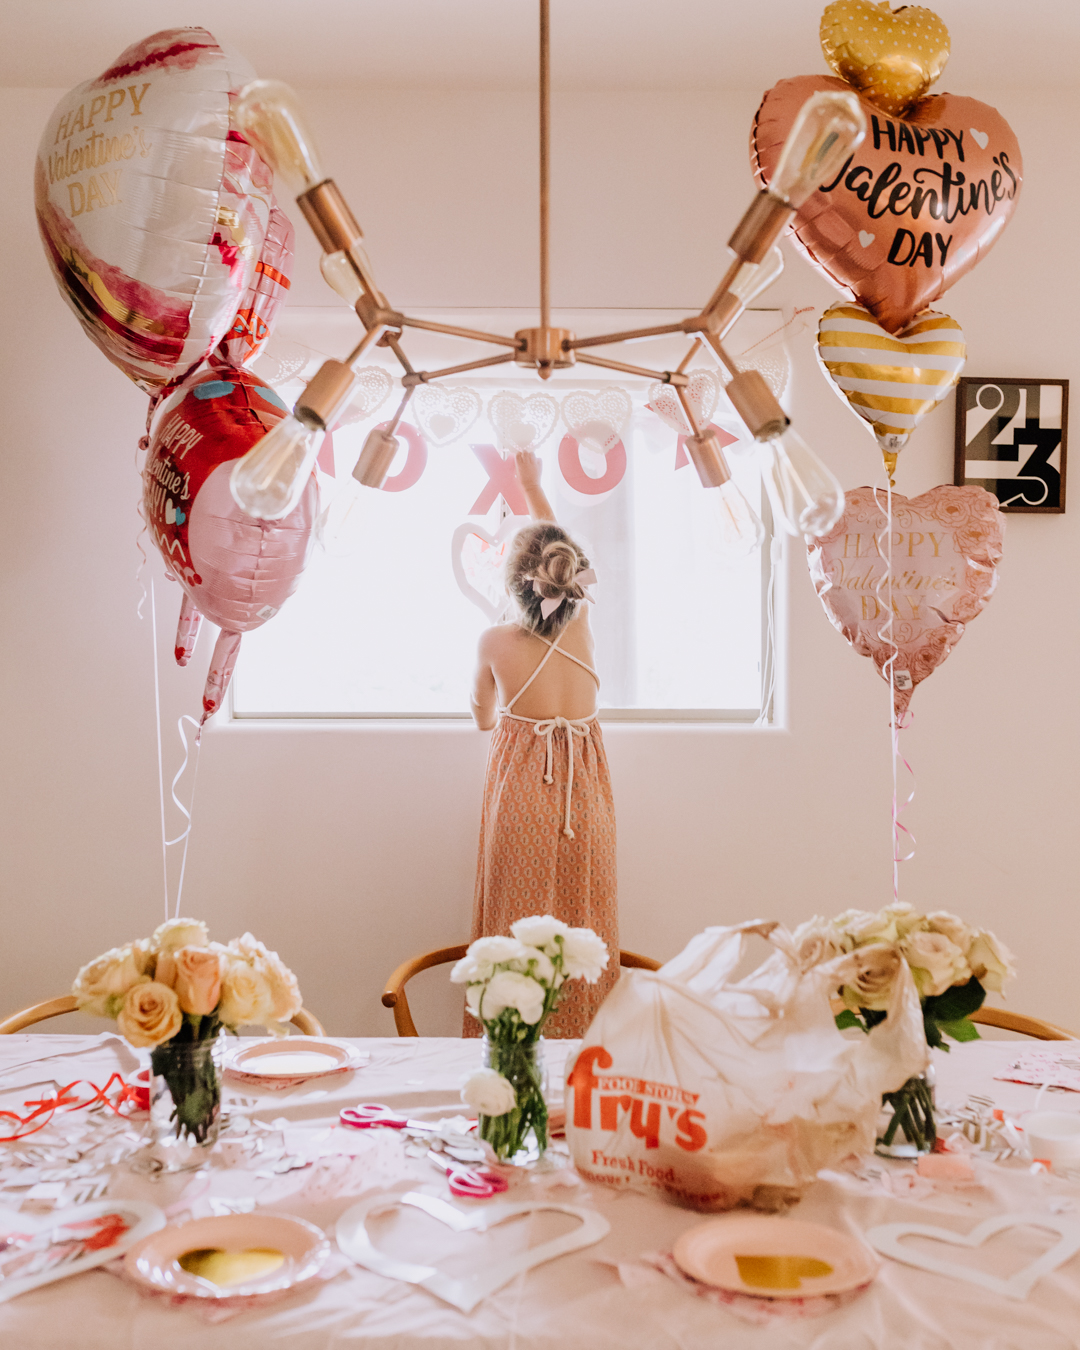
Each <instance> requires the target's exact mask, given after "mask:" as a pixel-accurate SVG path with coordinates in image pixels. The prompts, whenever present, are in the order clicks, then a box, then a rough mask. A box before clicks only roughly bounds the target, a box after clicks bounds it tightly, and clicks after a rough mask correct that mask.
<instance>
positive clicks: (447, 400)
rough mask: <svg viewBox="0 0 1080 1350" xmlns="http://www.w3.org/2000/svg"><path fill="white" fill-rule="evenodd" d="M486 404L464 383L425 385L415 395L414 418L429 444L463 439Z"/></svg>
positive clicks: (413, 404)
mask: <svg viewBox="0 0 1080 1350" xmlns="http://www.w3.org/2000/svg"><path fill="white" fill-rule="evenodd" d="M482 407H483V405H482V404H481V402H480V395H479V394H478V393H477V392H476V390H475V389H470V388H469V387H468V386H467V385H464V384H458V385H447V384H422V385H420V386H419V388H418V389H417V390H416V392H415V393H414V394H413V396H412V412H413V417H414V418H415V419H416V425H417V426H418V427H419V428H420V430H421V432H422V433H423V437H424V440H425V441H427V443H428V445H451V444H452V443H453V442H454V441H457V440H460V439H461V437H462V436H464V435H465V433H466V432H467V431H468V430H469V428H470V427H471V426H472V424H473V423H474V422H475V421H476V419H477V418H478V417H479V416H480V413H481V410H482Z"/></svg>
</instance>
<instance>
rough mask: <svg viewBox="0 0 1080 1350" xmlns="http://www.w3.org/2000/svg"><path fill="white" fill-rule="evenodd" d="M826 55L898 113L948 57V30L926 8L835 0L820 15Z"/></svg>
mask: <svg viewBox="0 0 1080 1350" xmlns="http://www.w3.org/2000/svg"><path fill="white" fill-rule="evenodd" d="M821 50H822V51H823V52H824V53H825V60H826V61H828V63H829V65H830V66H831V67H832V69H833V70H834V71H835V72H836V74H837V75H839V76H840V78H841V79H842V80H846V81H847V83H848V84H850V85H851V87H852V88H853V89H856V90H858V92H859V93H860V94H862V96H863V97H864V98H865V99H867V100H868V101H869V102H871V103H873V104H874V105H875V106H876V107H878V108H880V109H881V110H882V111H883V112H887V113H890V114H891V115H892V116H893V117H900V116H902V115H903V114H904V113H905V112H906V111H907V110H908V109H909V108H910V107H911V106H912V104H914V103H915V102H916V101H917V100H918V99H920V98H922V96H923V95H924V94H925V93H926V91H927V90H928V89H929V88H930V86H931V85H932V84H933V83H934V81H935V80H936V79H937V78H938V76H939V75H940V74H941V72H942V71H943V70H944V69H945V62H946V61H948V59H949V30H948V29H947V28H946V27H945V25H944V24H943V23H942V21H941V20H940V19H939V18H938V16H937V15H936V14H935V13H934V12H933V10H930V9H922V8H921V7H920V6H917V5H915V6H905V7H904V8H902V9H898V10H896V11H893V10H891V9H890V8H889V4H888V0H883V3H881V4H874V3H873V0H834V3H833V4H831V5H827V6H826V8H825V12H824V14H822V16H821Z"/></svg>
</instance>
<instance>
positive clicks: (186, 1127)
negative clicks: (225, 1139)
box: [150, 1036, 221, 1172]
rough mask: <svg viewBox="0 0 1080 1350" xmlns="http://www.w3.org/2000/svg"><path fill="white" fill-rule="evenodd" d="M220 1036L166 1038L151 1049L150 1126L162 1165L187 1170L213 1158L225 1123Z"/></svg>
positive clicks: (153, 1142) (164, 1169)
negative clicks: (212, 1152) (163, 1042)
mask: <svg viewBox="0 0 1080 1350" xmlns="http://www.w3.org/2000/svg"><path fill="white" fill-rule="evenodd" d="M217 1053H218V1038H217V1037H216V1036H214V1037H211V1038H210V1039H208V1040H202V1041H187V1042H183V1043H179V1044H178V1043H177V1042H175V1041H166V1042H165V1044H164V1045H159V1046H157V1047H156V1048H155V1049H154V1050H152V1051H151V1053H150V1070H151V1080H150V1131H151V1139H152V1148H153V1153H154V1155H155V1157H156V1158H157V1159H159V1160H160V1163H161V1170H163V1171H166V1172H178V1171H187V1170H189V1169H192V1168H196V1167H202V1166H204V1165H205V1164H206V1163H207V1162H208V1161H209V1156H210V1150H211V1149H212V1148H213V1146H214V1144H215V1143H216V1142H217V1137H218V1132H219V1130H220V1128H221V1079H220V1076H219V1073H218V1064H217Z"/></svg>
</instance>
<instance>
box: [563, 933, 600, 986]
mask: <svg viewBox="0 0 1080 1350" xmlns="http://www.w3.org/2000/svg"><path fill="white" fill-rule="evenodd" d="M608 959H609V957H608V949H607V947H605V946H604V943H603V939H602V938H599V937H597V935H596V934H595V933H594V932H593V930H592V929H591V928H571V929H570V931H569V932H568V933H567V934H566V935H565V936H564V937H563V965H564V968H565V970H566V974H567V977H568V978H569V979H574V978H576V977H580V978H581V979H583V980H584V981H585V983H586V984H595V983H596V982H597V980H598V979H599V978H600V976H601V975H602V974H603V973H604V970H605V968H606V966H607V963H608Z"/></svg>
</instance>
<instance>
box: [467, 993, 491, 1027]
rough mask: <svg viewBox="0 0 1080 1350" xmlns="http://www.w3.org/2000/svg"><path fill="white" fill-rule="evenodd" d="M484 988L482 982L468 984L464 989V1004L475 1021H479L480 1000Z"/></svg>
mask: <svg viewBox="0 0 1080 1350" xmlns="http://www.w3.org/2000/svg"><path fill="white" fill-rule="evenodd" d="M485 988H486V986H485V985H483V984H470V985H469V987H468V989H466V990H465V1006H466V1008H468V1010H469V1012H471V1013H472V1015H473V1016H474V1017H475V1018H476V1020H477V1021H480V1000H481V998H483V996H484V989H485Z"/></svg>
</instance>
